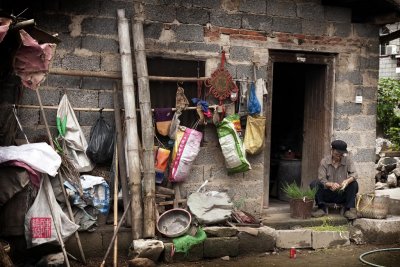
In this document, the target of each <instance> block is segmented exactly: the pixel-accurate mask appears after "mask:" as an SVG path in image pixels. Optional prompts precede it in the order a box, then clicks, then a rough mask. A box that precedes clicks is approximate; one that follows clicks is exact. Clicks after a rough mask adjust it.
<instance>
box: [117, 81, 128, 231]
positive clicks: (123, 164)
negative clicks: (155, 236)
mask: <svg viewBox="0 0 400 267" xmlns="http://www.w3.org/2000/svg"><path fill="white" fill-rule="evenodd" d="M113 98H114V118H115V132H116V135H117V146H116V147H117V149H118V158H119V161H118V165H119V173H120V175H119V176H120V179H121V188H122V201H123V203H124V208H125V207H126V206H127V205H128V201H129V190H128V183H127V177H128V175H127V174H126V161H125V149H124V144H125V142H124V140H123V136H122V125H121V113H120V107H119V101H118V90H117V86H116V85H115V84H114V94H113ZM131 225H132V218H131V212H130V211H128V215H127V217H126V226H131Z"/></svg>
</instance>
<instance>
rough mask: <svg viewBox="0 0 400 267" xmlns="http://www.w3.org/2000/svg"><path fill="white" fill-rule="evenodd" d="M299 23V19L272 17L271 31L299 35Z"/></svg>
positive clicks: (300, 30)
mask: <svg viewBox="0 0 400 267" xmlns="http://www.w3.org/2000/svg"><path fill="white" fill-rule="evenodd" d="M301 22H302V21H301V19H295V18H282V17H274V18H272V30H273V31H278V32H288V33H301V32H302V29H301Z"/></svg>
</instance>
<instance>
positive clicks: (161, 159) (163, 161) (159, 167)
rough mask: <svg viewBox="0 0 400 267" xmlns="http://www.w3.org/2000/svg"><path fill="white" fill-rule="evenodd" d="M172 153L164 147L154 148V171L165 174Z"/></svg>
mask: <svg viewBox="0 0 400 267" xmlns="http://www.w3.org/2000/svg"><path fill="white" fill-rule="evenodd" d="M169 154H171V151H170V150H169V149H165V148H162V147H155V148H154V170H155V171H156V172H159V173H163V172H165V170H166V169H167V166H168V159H169Z"/></svg>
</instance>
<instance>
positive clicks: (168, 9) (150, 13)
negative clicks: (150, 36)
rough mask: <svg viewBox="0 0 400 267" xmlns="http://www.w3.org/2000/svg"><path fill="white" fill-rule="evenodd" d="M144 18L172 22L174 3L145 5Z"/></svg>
mask: <svg viewBox="0 0 400 267" xmlns="http://www.w3.org/2000/svg"><path fill="white" fill-rule="evenodd" d="M144 10H145V14H146V20H152V21H159V22H173V21H174V19H175V17H176V8H175V6H174V5H145V6H144Z"/></svg>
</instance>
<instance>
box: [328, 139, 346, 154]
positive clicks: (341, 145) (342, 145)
mask: <svg viewBox="0 0 400 267" xmlns="http://www.w3.org/2000/svg"><path fill="white" fill-rule="evenodd" d="M331 146H332V149H335V150H337V151H338V152H340V153H343V154H344V153H348V151H347V144H346V142H345V141H342V140H335V141H333V142H332V143H331Z"/></svg>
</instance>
